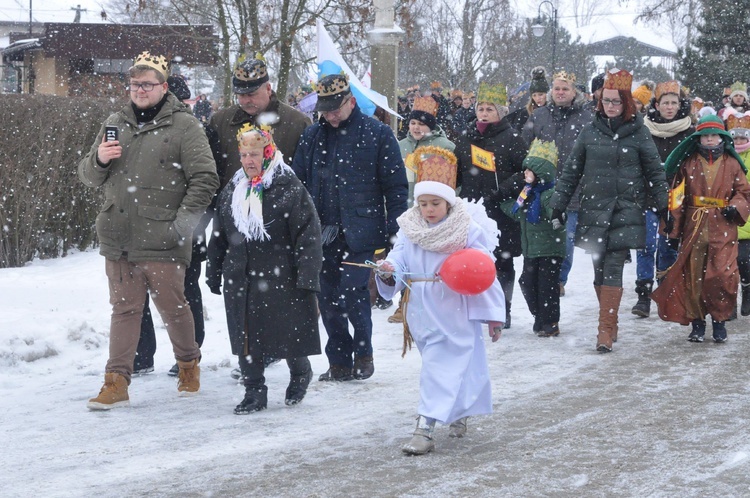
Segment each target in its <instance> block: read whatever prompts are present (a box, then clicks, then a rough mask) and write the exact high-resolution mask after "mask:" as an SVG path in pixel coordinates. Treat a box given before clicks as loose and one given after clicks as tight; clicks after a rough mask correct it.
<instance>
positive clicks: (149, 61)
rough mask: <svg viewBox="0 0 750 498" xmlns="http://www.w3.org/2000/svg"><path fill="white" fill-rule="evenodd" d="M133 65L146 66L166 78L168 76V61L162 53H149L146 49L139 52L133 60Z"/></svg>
mask: <svg viewBox="0 0 750 498" xmlns="http://www.w3.org/2000/svg"><path fill="white" fill-rule="evenodd" d="M135 66H148V67H150V68H151V69H155V70H156V71H158V72H160V73H161V74H163V75H164V78H165V79H166V78H167V77H168V76H169V61H167V58H166V57H164V56H163V55H151V54H150V53H149V52H148V51H145V52H141V53H140V54H138V57H136V58H135V62H133V67H135Z"/></svg>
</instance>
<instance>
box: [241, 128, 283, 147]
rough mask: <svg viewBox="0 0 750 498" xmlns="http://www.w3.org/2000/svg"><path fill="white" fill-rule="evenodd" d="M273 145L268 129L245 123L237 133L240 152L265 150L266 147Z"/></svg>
mask: <svg viewBox="0 0 750 498" xmlns="http://www.w3.org/2000/svg"><path fill="white" fill-rule="evenodd" d="M264 128H265V129H264ZM273 143H274V142H273V136H272V135H271V132H270V128H269V127H263V126H261V127H257V126H254V125H252V124H250V123H245V124H243V125H242V126H241V127H240V129H239V130H238V131H237V144H238V146H239V148H240V150H251V149H265V148H266V146H268V145H272V144H273Z"/></svg>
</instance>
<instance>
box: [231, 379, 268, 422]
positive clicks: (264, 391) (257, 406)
mask: <svg viewBox="0 0 750 498" xmlns="http://www.w3.org/2000/svg"><path fill="white" fill-rule="evenodd" d="M267 406H268V387H266V386H263V387H246V388H245V399H243V400H242V402H241V403H240V404H239V405H237V406H236V407H235V408H234V414H235V415H247V414H249V413H253V412H259V411H261V410H265V409H266V407H267Z"/></svg>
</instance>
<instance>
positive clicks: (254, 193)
mask: <svg viewBox="0 0 750 498" xmlns="http://www.w3.org/2000/svg"><path fill="white" fill-rule="evenodd" d="M237 142H238V146H239V150H240V154H242V153H243V152H249V151H251V150H257V149H261V150H263V163H262V165H261V173H260V174H259V175H257V176H254V177H253V178H250V177H248V176H247V173H246V172H245V168H240V170H239V171H237V173H235V176H234V178H232V181H233V183H234V184H235V189H234V194H233V196H232V217H233V218H234V223H235V226H236V227H237V229H238V230H239V231H240V232H242V233H243V234H244V235H245V237H246V238H247V239H248V240H258V239H268V238H269V236H268V233H267V232H266V229H265V226H264V224H263V189H264V188H267V187H269V186H270V185H271V182H272V181H273V177H274V176H275V175H276V174H277V173H279V172H280V171H282V170H283V168H284V167H285V165H284V162H283V158H282V155H281V153H280V152H279V150H278V148H277V147H276V144H275V143H274V141H273V137H272V136H271V133H270V132H269V131H267V130H264V129H260V128H256V127H254V126H252V125H250V124H249V123H246V124H245V125H243V126H242V128H240V130H239V132H238V133H237Z"/></svg>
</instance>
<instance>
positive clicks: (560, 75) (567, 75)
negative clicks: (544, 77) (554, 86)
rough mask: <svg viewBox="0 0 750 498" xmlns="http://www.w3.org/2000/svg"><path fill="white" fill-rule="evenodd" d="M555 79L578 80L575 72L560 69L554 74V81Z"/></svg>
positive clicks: (571, 81)
mask: <svg viewBox="0 0 750 498" xmlns="http://www.w3.org/2000/svg"><path fill="white" fill-rule="evenodd" d="M555 80H563V81H567V82H570V83H575V82H576V75H575V74H573V73H569V72H567V71H558V72H557V73H555V74H553V75H552V81H555Z"/></svg>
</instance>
